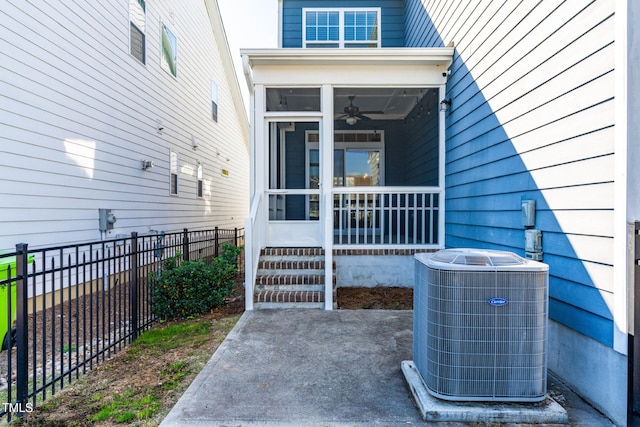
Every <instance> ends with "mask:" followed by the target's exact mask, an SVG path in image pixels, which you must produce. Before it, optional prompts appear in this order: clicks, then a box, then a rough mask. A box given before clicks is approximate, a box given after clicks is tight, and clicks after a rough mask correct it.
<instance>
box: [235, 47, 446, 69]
mask: <svg viewBox="0 0 640 427" xmlns="http://www.w3.org/2000/svg"><path fill="white" fill-rule="evenodd" d="M453 53H454V48H452V47H429V48H379V49H370V48H361V49H304V48H286V49H242V50H241V51H240V54H241V55H242V56H244V57H246V58H247V59H248V62H249V64H250V65H251V66H252V67H253V66H254V65H288V64H301V63H306V64H309V63H313V64H317V65H335V64H371V65H382V64H385V63H386V64H388V63H398V62H402V63H407V64H415V65H437V66H445V67H446V68H448V67H449V66H450V65H451V62H452V59H453Z"/></svg>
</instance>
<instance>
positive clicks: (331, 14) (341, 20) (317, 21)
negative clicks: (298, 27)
mask: <svg viewBox="0 0 640 427" xmlns="http://www.w3.org/2000/svg"><path fill="white" fill-rule="evenodd" d="M380 11H381V9H380V8H371V9H363V8H354V9H306V8H305V9H303V11H302V19H303V23H302V26H303V46H304V47H310V48H314V47H315V48H323V47H324V48H327V47H328V48H332V47H338V48H339V47H347V48H349V47H360V48H362V47H380V46H381V40H380Z"/></svg>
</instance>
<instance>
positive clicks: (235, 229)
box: [233, 227, 238, 248]
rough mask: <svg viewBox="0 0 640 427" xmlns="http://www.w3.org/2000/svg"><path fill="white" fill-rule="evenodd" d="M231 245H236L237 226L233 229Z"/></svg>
mask: <svg viewBox="0 0 640 427" xmlns="http://www.w3.org/2000/svg"><path fill="white" fill-rule="evenodd" d="M233 246H235V247H236V248H237V247H238V227H235V228H234V229H233Z"/></svg>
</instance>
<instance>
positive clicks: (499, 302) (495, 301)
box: [489, 298, 509, 307]
mask: <svg viewBox="0 0 640 427" xmlns="http://www.w3.org/2000/svg"><path fill="white" fill-rule="evenodd" d="M508 303H509V301H507V300H506V299H504V298H491V299H490V300H489V304H491V305H492V306H494V307H502V306H503V305H507V304H508Z"/></svg>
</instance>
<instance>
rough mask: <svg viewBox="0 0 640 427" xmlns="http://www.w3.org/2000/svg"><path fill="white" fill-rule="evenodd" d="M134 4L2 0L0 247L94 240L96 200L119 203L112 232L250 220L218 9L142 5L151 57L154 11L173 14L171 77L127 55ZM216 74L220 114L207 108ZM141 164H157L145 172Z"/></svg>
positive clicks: (238, 116) (238, 115)
mask: <svg viewBox="0 0 640 427" xmlns="http://www.w3.org/2000/svg"><path fill="white" fill-rule="evenodd" d="M128 7H129V4H128V2H124V3H122V2H117V3H111V2H110V3H106V2H78V3H75V4H74V6H73V7H70V6H69V7H67V6H61V5H57V6H53V5H48V3H42V2H36V3H29V2H24V1H7V2H5V4H4V5H3V7H2V8H0V22H2V25H1V26H0V43H1V44H2V46H3V48H2V49H3V57H4V60H3V61H2V63H1V64H0V74H1V75H2V76H3V78H2V79H0V80H1V81H0V147H1V148H0V151H1V152H2V153H1V156H0V182H2V188H0V200H2V203H0V249H11V248H12V247H14V245H15V244H16V243H18V242H26V243H28V244H29V245H30V247H42V246H46V245H57V244H65V243H71V242H79V241H89V240H98V239H99V238H100V233H99V230H98V209H99V208H108V209H113V211H114V213H115V215H116V216H117V218H118V222H117V223H116V225H115V227H116V228H115V229H114V233H122V234H129V233H131V232H132V231H137V232H139V233H147V232H148V230H149V228H153V229H155V230H165V231H167V232H169V231H177V230H182V229H183V228H189V229H195V228H200V229H202V228H211V227H213V226H219V227H236V226H237V227H242V226H243V219H244V217H245V216H246V215H247V214H248V199H249V196H248V187H249V183H248V176H249V155H248V125H247V118H246V115H245V113H244V108H243V107H242V100H241V98H240V94H239V90H238V89H237V88H238V83H237V81H236V78H235V74H234V72H233V68H232V62H231V59H230V58H228V53H227V48H226V46H225V45H224V44H223V43H224V38H223V37H221V34H222V33H221V32H222V27H221V23H220V22H219V21H218V24H217V25H218V26H219V27H220V28H217V29H215V28H214V29H212V25H211V20H212V19H213V20H214V21H215V19H214V17H215V16H217V15H211V12H212V11H210V10H208V8H207V7H206V3H205V2H183V1H178V0H175V1H167V2H164V1H163V2H154V3H153V5H150V4H149V2H147V8H146V24H147V37H146V40H147V52H154V55H156V54H158V55H159V53H157V52H159V51H160V20H161V17H167V16H170V12H173V16H174V18H173V21H171V22H170V24H171V28H172V29H173V30H175V31H176V33H178V34H180V39H181V41H184V43H182V42H181V45H180V49H181V68H180V77H181V78H180V79H172V78H167V77H168V76H167V73H166V72H165V71H164V70H163V69H162V68H161V66H160V64H159V61H156V60H153V61H147V65H146V66H145V67H140V66H139V64H137V63H136V61H132V58H131V55H130V53H129V46H128V39H129V23H130V22H129V9H128ZM214 12H215V11H214ZM216 13H217V12H216ZM215 32H217V33H215ZM98 44H99V45H100V46H101V48H100V49H96V45H98ZM202 52H207V54H206V55H203V54H202ZM212 76H213V77H214V78H215V80H216V81H217V82H218V85H219V99H220V110H221V111H220V120H219V122H218V123H214V122H213V121H212V120H211V109H210V107H209V105H210V96H209V93H210V88H211V79H212ZM236 92H237V93H236ZM236 105H238V106H239V107H238V108H236V107H235V106H236ZM158 121H161V122H162V123H163V126H164V131H163V132H162V133H158V132H157V123H158ZM192 136H194V137H195V138H196V139H197V140H198V141H199V146H198V147H197V149H196V150H194V149H193V147H192V142H191V141H192ZM170 150H174V151H175V152H176V153H177V154H178V159H179V164H178V178H179V183H180V187H179V196H178V197H175V196H170V194H169V191H168V188H169V184H168V180H169V173H170V172H169V170H170V165H169V151H170ZM218 153H219V154H218ZM226 158H229V161H226ZM141 159H145V160H149V161H153V162H154V163H155V166H154V167H153V168H150V169H148V170H146V171H143V170H142V169H141V167H140V161H141ZM198 160H200V161H201V162H202V163H203V164H205V165H206V168H205V170H204V174H203V184H204V188H205V189H206V188H213V189H215V192H211V193H210V194H209V193H207V191H205V192H204V196H203V198H196V197H195V196H194V195H195V194H196V186H197V180H196V163H197V161H198ZM223 168H224V169H226V170H228V171H229V175H228V176H226V177H224V176H222V175H221V173H220V171H221V169H223ZM223 182H224V185H222V183H223ZM213 205H215V207H216V208H215V210H214V209H212V208H211V206H213Z"/></svg>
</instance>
